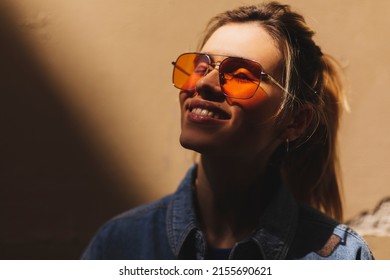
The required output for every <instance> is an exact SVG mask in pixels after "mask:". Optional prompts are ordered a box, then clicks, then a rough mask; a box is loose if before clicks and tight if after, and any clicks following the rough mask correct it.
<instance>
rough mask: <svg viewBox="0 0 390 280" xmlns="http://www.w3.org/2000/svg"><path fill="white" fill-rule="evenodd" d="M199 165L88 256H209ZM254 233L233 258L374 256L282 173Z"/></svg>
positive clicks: (120, 220) (102, 233)
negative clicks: (298, 198) (201, 219)
mask: <svg viewBox="0 0 390 280" xmlns="http://www.w3.org/2000/svg"><path fill="white" fill-rule="evenodd" d="M196 168H197V166H196V165H194V166H193V167H192V168H191V169H190V170H189V171H188V173H187V175H186V176H185V178H184V179H183V181H182V182H181V184H180V186H179V188H178V189H177V191H176V192H175V193H174V194H172V195H169V196H166V197H164V198H162V199H160V200H158V201H156V202H153V203H150V204H147V205H143V206H140V207H137V208H135V209H132V210H130V211H127V212H125V213H123V214H122V215H119V216H118V217H116V218H114V219H112V220H111V221H109V222H108V223H106V224H105V225H104V226H103V227H102V228H101V229H100V230H99V231H98V233H97V234H96V235H95V237H94V238H93V240H92V241H91V243H90V244H89V246H88V247H87V249H86V251H85V252H84V254H83V256H82V258H83V259H142V260H146V259H207V257H208V255H207V243H206V241H205V237H204V235H203V233H202V231H201V230H200V227H199V223H198V218H197V214H196V210H195V204H194V200H193V197H194V194H193V192H192V185H193V182H194V180H195V177H196ZM276 177H277V178H276V179H275V178H274V180H273V182H272V188H273V189H274V190H275V191H274V192H273V195H272V198H270V201H269V203H268V206H267V207H266V209H265V211H264V214H263V215H262V216H261V218H260V220H259V223H258V226H257V229H256V231H255V232H254V234H253V235H252V236H250V237H248V238H247V239H245V240H242V241H240V242H238V243H237V244H236V245H235V246H234V247H233V249H232V251H231V253H230V259H306V260H314V259H329V260H341V259H372V258H373V257H372V254H371V252H370V250H369V248H368V247H367V245H366V243H365V242H364V240H363V239H362V238H361V237H360V236H359V235H358V234H356V233H355V232H353V231H352V230H351V229H350V228H348V227H347V226H345V225H343V224H338V223H337V222H335V221H334V220H332V219H330V218H329V217H327V216H325V215H323V214H322V213H320V212H319V211H317V210H314V209H312V208H309V207H304V206H299V205H297V203H296V202H295V200H294V199H293V198H292V196H291V194H290V192H289V191H288V190H287V188H285V187H284V186H283V184H282V183H281V181H280V179H279V178H278V177H279V176H276Z"/></svg>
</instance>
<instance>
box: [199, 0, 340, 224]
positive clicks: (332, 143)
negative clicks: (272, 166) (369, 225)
mask: <svg viewBox="0 0 390 280" xmlns="http://www.w3.org/2000/svg"><path fill="white" fill-rule="evenodd" d="M244 22H256V23H258V24H259V25H260V26H261V27H263V28H264V29H265V30H266V31H267V32H268V33H269V34H270V35H271V37H272V38H273V39H274V40H275V42H276V43H278V45H279V47H280V48H281V51H282V54H283V60H284V69H283V79H282V81H281V83H282V84H283V86H284V87H285V88H286V91H285V92H284V97H285V98H284V101H283V102H282V105H281V109H280V111H279V114H278V121H279V122H280V123H282V122H283V118H284V117H285V116H287V115H291V113H292V114H294V113H295V114H296V113H298V112H300V110H302V108H310V109H311V111H312V114H311V115H312V120H311V123H310V124H309V126H308V128H307V129H306V131H305V133H304V134H303V135H302V136H301V137H300V138H299V139H297V140H295V141H294V142H293V143H290V147H291V148H290V149H289V150H290V151H289V152H288V153H287V154H286V155H285V157H284V159H283V160H282V164H281V171H282V174H283V175H284V177H285V180H286V183H287V185H288V186H289V187H290V189H291V192H292V193H293V195H294V196H295V198H296V199H297V201H299V202H300V203H303V204H307V205H310V206H312V207H315V208H317V209H319V210H321V211H323V212H325V213H327V214H329V215H330V216H332V217H333V218H335V219H337V220H342V217H343V211H342V199H341V180H340V166H339V158H338V151H337V132H338V128H339V122H340V116H341V112H342V104H343V103H344V95H343V88H342V79H341V75H340V73H341V71H340V70H339V69H340V68H339V67H338V64H337V62H336V61H335V60H334V59H332V58H331V57H330V56H328V55H325V54H323V53H322V51H321V49H320V48H319V47H318V46H317V45H316V44H315V42H314V41H313V35H314V32H313V31H312V30H311V29H310V28H309V27H308V26H307V24H306V22H305V20H304V18H303V17H302V16H301V15H300V14H298V13H295V12H293V11H291V9H290V6H288V5H281V4H279V3H277V2H270V3H265V4H261V5H257V6H243V7H240V8H237V9H235V10H231V11H227V12H225V13H222V14H220V15H217V16H216V17H214V18H213V19H211V21H210V23H209V25H208V28H207V30H206V33H205V36H204V38H203V40H202V41H201V44H200V47H202V46H203V45H204V44H205V43H206V41H207V40H208V38H210V36H211V35H212V34H213V33H214V32H215V31H216V30H217V29H218V28H219V27H221V26H223V25H226V24H229V23H244ZM280 148H283V147H280Z"/></svg>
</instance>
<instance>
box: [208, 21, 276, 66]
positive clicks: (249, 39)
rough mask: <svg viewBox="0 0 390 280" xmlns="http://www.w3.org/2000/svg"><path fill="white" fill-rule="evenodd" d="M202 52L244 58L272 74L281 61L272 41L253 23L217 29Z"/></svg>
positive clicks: (262, 29) (228, 25)
mask: <svg viewBox="0 0 390 280" xmlns="http://www.w3.org/2000/svg"><path fill="white" fill-rule="evenodd" d="M202 52H207V53H210V54H221V55H227V56H238V57H245V58H248V59H252V60H255V61H257V62H259V63H260V64H261V65H262V66H263V68H264V69H265V70H266V71H267V72H269V73H273V72H275V71H276V69H277V68H278V66H279V65H280V63H281V61H282V54H281V51H280V49H279V48H278V46H277V44H276V42H275V41H274V39H273V38H272V37H271V36H270V35H269V34H268V32H267V31H265V29H264V28H263V27H261V26H260V25H259V24H257V23H255V22H250V23H232V24H227V25H224V26H222V27H220V28H218V29H217V30H216V31H215V32H214V33H213V34H212V35H211V37H210V38H209V39H208V40H207V42H206V43H205V45H204V46H203V48H202Z"/></svg>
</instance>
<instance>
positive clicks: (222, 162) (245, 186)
mask: <svg viewBox="0 0 390 280" xmlns="http://www.w3.org/2000/svg"><path fill="white" fill-rule="evenodd" d="M266 166H267V160H258V159H251V160H248V159H246V160H240V159H237V158H234V159H233V158H221V157H211V156H205V155H202V156H201V160H200V163H199V167H198V174H197V181H196V196H197V201H198V205H199V210H200V216H201V227H202V229H203V231H204V232H205V235H206V238H207V241H208V243H209V244H210V245H212V246H214V247H217V248H230V247H232V246H233V245H234V244H235V243H236V242H238V241H240V240H242V239H244V238H245V237H247V236H249V235H250V234H251V233H252V232H253V230H254V229H255V227H256V224H257V222H258V219H259V216H260V215H261V212H262V209H263V207H264V202H263V201H264V198H263V196H262V194H263V192H264V189H265V187H264V176H265V171H266Z"/></svg>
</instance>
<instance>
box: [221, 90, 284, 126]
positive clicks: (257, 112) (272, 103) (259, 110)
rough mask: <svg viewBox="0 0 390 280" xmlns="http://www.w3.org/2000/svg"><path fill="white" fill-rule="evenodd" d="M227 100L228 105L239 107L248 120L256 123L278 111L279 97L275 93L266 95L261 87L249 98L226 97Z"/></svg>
mask: <svg viewBox="0 0 390 280" xmlns="http://www.w3.org/2000/svg"><path fill="white" fill-rule="evenodd" d="M228 102H229V104H230V105H236V106H239V107H241V109H242V111H243V112H245V115H246V119H247V120H248V121H251V122H255V123H258V122H262V121H265V120H266V119H269V118H271V117H273V116H274V115H275V114H276V113H277V112H278V110H279V108H280V105H281V97H280V96H279V95H275V94H273V95H268V94H267V93H265V92H264V91H263V89H259V91H258V92H256V94H255V95H254V96H253V97H252V98H250V99H241V100H240V99H232V98H228Z"/></svg>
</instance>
